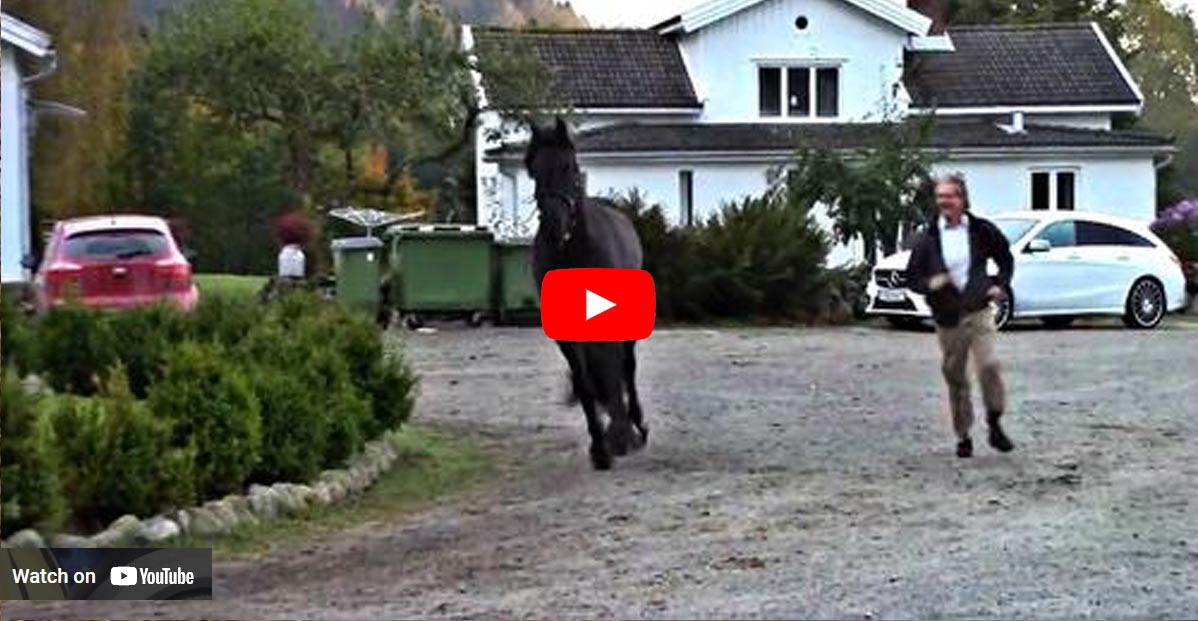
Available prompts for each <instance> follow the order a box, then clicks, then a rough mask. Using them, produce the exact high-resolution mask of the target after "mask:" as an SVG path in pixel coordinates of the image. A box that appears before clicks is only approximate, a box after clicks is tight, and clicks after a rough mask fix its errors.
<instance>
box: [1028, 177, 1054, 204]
mask: <svg viewBox="0 0 1198 621" xmlns="http://www.w3.org/2000/svg"><path fill="white" fill-rule="evenodd" d="M1050 181H1051V180H1050V179H1049V175H1048V173H1045V172H1037V173H1032V209H1034V210H1035V211H1048V204H1049V200H1048V197H1049V194H1048V184H1049V182H1050Z"/></svg>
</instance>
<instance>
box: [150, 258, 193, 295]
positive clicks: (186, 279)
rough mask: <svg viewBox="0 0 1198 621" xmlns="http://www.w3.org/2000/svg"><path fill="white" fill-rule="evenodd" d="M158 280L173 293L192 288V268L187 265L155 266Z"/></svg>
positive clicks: (166, 264) (161, 264) (168, 264)
mask: <svg viewBox="0 0 1198 621" xmlns="http://www.w3.org/2000/svg"><path fill="white" fill-rule="evenodd" d="M155 270H156V271H157V274H158V279H159V280H160V281H161V282H162V283H163V286H165V287H166V288H167V289H169V290H171V291H185V290H187V289H190V288H191V266H190V265H188V264H186V263H160V264H158V265H157V266H155Z"/></svg>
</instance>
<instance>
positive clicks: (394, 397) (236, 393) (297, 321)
mask: <svg viewBox="0 0 1198 621" xmlns="http://www.w3.org/2000/svg"><path fill="white" fill-rule="evenodd" d="M3 321H4V324H3V338H4V343H3V348H4V350H3V352H4V357H3V360H4V361H5V364H4V378H3V382H4V384H3V389H2V390H3V392H2V393H0V408H2V414H3V422H4V428H3V436H2V437H0V448H3V462H2V463H3V468H4V471H3V481H4V485H3V486H2V487H0V493H2V496H3V498H2V499H0V502H2V503H3V510H4V514H3V517H4V520H3V532H4V535H5V536H8V535H9V534H11V533H12V532H14V531H15V530H18V529H20V528H24V527H28V526H39V527H43V528H48V529H51V530H53V529H55V528H59V527H63V526H66V527H69V528H73V529H77V530H82V531H87V530H89V529H93V528H96V527H98V526H101V525H103V524H105V523H106V522H107V521H109V520H112V519H114V518H116V517H119V516H120V515H122V514H125V513H134V514H137V515H149V514H152V513H154V512H157V511H164V510H168V509H170V508H173V507H179V506H185V505H189V504H193V503H195V502H196V501H202V500H205V499H210V498H215V497H219V496H221V495H224V494H228V493H232V492H238V491H240V490H243V489H244V488H245V486H246V485H248V484H249V483H251V482H260V483H273V482H276V481H303V480H310V479H311V478H312V477H314V476H315V475H317V474H318V473H319V472H320V470H322V469H324V468H327V467H336V466H339V465H341V463H342V462H343V461H344V460H345V459H346V458H347V457H349V456H351V455H352V454H354V453H355V452H357V451H358V450H359V449H361V448H362V446H363V445H364V444H365V442H366V441H367V440H369V439H371V438H373V437H375V436H377V435H378V434H380V433H381V432H383V431H385V430H388V429H394V428H397V427H399V426H401V425H402V424H403V423H404V422H406V421H407V419H408V418H409V417H410V416H411V413H412V404H413V398H414V393H415V388H416V379H415V377H414V375H413V374H412V373H411V371H410V370H409V369H408V367H407V365H406V364H405V363H404V361H403V359H402V357H401V356H399V355H398V354H396V355H390V356H388V355H385V352H384V344H383V335H382V333H381V332H380V331H379V329H378V328H377V327H376V326H375V325H374V323H373V322H372V321H371V320H370V318H367V317H362V316H359V315H358V314H356V313H351V312H348V311H345V310H343V309H341V308H340V307H338V306H336V305H333V304H330V303H328V302H325V301H322V300H320V299H319V298H317V297H315V296H312V295H310V294H304V293H296V294H294V295H291V296H288V297H285V298H284V299H282V300H280V301H278V302H275V303H272V304H269V305H262V304H259V303H257V302H255V301H250V300H245V299H238V298H235V297H224V296H205V298H204V299H203V301H202V302H201V304H200V305H199V307H198V308H197V309H196V310H195V311H194V312H192V313H190V314H183V313H179V312H176V311H173V310H169V309H166V308H147V309H142V310H137V311H131V312H127V313H119V314H114V313H93V312H89V311H86V310H83V309H78V308H65V309H62V310H57V311H55V312H53V313H51V314H49V315H47V316H46V317H43V318H34V319H30V318H26V317H24V316H22V315H21V314H20V313H16V312H13V310H12V309H11V308H6V309H5V310H4V316H3ZM13 354H16V355H13ZM22 374H33V375H37V376H39V377H41V378H43V379H44V380H45V381H46V382H47V383H48V384H49V385H50V387H51V388H52V389H53V390H54V392H53V393H52V394H35V393H30V392H29V391H28V390H27V388H26V386H25V385H24V384H23V383H22V382H21V381H20V379H19V378H20V377H22Z"/></svg>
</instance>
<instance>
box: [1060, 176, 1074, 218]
mask: <svg viewBox="0 0 1198 621" xmlns="http://www.w3.org/2000/svg"><path fill="white" fill-rule="evenodd" d="M1076 179H1077V175H1075V174H1073V173H1071V172H1059V173H1057V209H1060V210H1062V211H1073V193H1074V185H1076Z"/></svg>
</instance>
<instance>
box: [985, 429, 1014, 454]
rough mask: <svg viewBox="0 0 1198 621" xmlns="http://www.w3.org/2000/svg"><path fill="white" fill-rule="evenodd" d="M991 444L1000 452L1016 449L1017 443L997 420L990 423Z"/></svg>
mask: <svg viewBox="0 0 1198 621" xmlns="http://www.w3.org/2000/svg"><path fill="white" fill-rule="evenodd" d="M990 446H993V447H994V450H996V451H998V452H999V453H1010V452H1011V451H1013V450H1015V443H1013V442H1011V439H1010V438H1008V437H1007V434H1006V433H1005V432H1003V430H1002V425H1000V424H999V423H998V421H995V422H993V423H990Z"/></svg>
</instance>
